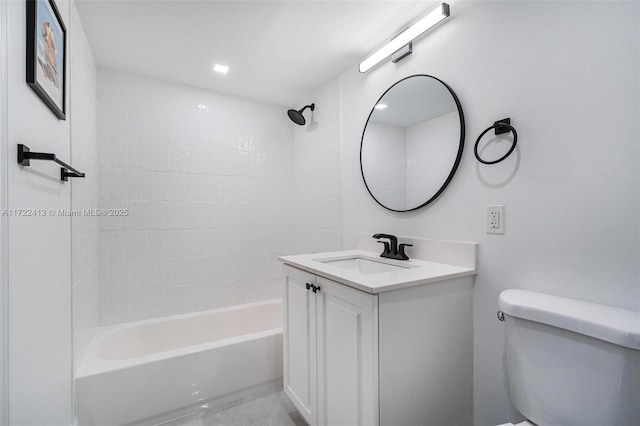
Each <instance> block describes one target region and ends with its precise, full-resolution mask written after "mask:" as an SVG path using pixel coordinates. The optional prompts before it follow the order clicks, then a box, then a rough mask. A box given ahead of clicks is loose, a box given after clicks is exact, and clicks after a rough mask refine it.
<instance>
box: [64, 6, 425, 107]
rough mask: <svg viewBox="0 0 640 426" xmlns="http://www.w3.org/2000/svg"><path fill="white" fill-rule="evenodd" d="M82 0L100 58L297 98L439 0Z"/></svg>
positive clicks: (251, 93)
mask: <svg viewBox="0 0 640 426" xmlns="http://www.w3.org/2000/svg"><path fill="white" fill-rule="evenodd" d="M76 4H77V8H78V12H79V14H80V18H81V20H82V25H83V27H84V30H85V33H86V34H87V37H88V39H89V43H90V44H91V48H92V50H93V54H94V57H95V60H96V63H97V65H98V66H99V67H104V68H109V69H115V70H121V71H126V72H131V73H136V74H142V75H146V76H150V77H154V78H158V79H162V80H168V81H173V82H177V83H182V84H186V85H189V86H195V87H200V88H205V89H211V90H216V91H220V92H224V93H229V94H233V95H238V96H242V97H247V98H251V99H256V100H259V101H263V102H267V103H270V104H275V105H281V106H286V107H300V106H301V105H297V104H296V102H297V103H300V102H301V99H303V98H304V96H305V95H307V94H309V93H311V92H312V91H313V90H314V89H317V88H319V87H321V86H322V85H323V84H324V83H326V82H328V81H329V80H331V79H332V78H333V77H335V76H337V75H338V74H340V73H341V72H342V71H344V70H345V69H347V68H348V67H349V66H353V67H354V68H355V67H356V66H357V63H358V62H360V61H361V60H362V59H364V57H366V56H367V54H368V53H370V52H371V51H372V50H374V49H375V48H377V47H378V46H379V45H380V44H382V43H383V42H384V41H385V40H387V39H389V38H391V37H392V36H393V35H395V34H396V33H398V32H399V31H400V30H401V29H403V28H404V27H405V26H406V24H408V23H410V22H412V21H414V20H415V19H416V18H417V17H420V16H421V15H423V14H424V13H425V12H426V11H427V10H429V9H430V8H431V6H432V5H433V4H434V3H433V2H432V1H431V0H427V1H400V0H395V1H389V0H388V1H360V0H351V1H339V0H324V1H307V0H290V1H271V0H263V1H242V0H235V1H217V0H208V1H207V0H200V1H190V0H172V1H167V0H155V1H152V0H146V1H139V0H129V1H123V0H77V1H76ZM216 63H219V64H223V65H228V66H229V67H230V70H229V72H228V74H226V75H223V74H218V73H214V72H213V70H212V69H213V66H214V64H216ZM311 101H312V100H310V101H309V102H311ZM304 102H306V101H304Z"/></svg>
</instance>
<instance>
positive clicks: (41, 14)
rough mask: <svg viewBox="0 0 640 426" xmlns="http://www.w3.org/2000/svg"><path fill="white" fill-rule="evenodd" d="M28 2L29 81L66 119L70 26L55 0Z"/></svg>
mask: <svg viewBox="0 0 640 426" xmlns="http://www.w3.org/2000/svg"><path fill="white" fill-rule="evenodd" d="M26 2H27V84H28V85H29V86H30V87H31V88H32V89H33V90H34V92H36V93H37V94H38V96H40V98H41V99H42V101H43V102H44V103H45V104H47V106H48V107H49V109H50V110H51V111H52V112H53V113H54V114H55V115H56V116H57V117H58V118H59V119H61V120H65V119H66V114H65V110H66V109H65V100H66V99H65V86H66V69H65V67H66V56H67V51H66V50H67V29H66V28H65V26H64V22H62V18H60V13H59V12H58V8H57V7H56V4H55V3H54V1H53V0H26Z"/></svg>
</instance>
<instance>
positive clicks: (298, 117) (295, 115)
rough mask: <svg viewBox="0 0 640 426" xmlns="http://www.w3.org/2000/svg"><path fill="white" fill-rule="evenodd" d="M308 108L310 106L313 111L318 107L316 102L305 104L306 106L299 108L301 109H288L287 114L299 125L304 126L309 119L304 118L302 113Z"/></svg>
mask: <svg viewBox="0 0 640 426" xmlns="http://www.w3.org/2000/svg"><path fill="white" fill-rule="evenodd" d="M307 108H310V109H311V111H313V110H314V109H316V104H311V105H305V107H304V108H302V109H299V110H295V109H290V110H289V111H287V115H288V116H289V118H290V119H291V121H293V122H294V123H296V124H297V125H298V126H304V124H305V123H306V122H307V121H306V120H305V119H304V116H303V115H302V112H303V111H304V110H305V109H307Z"/></svg>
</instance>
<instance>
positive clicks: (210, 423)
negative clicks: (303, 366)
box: [159, 388, 307, 426]
mask: <svg viewBox="0 0 640 426" xmlns="http://www.w3.org/2000/svg"><path fill="white" fill-rule="evenodd" d="M159 426H307V423H306V422H305V421H304V419H303V418H302V416H301V415H300V414H299V413H298V412H297V411H296V409H295V408H294V406H293V404H292V403H291V401H289V398H287V396H286V395H285V394H284V392H283V391H282V388H280V389H279V390H276V391H273V392H271V393H268V394H266V395H260V396H258V397H255V398H253V399H250V400H242V401H239V402H238V403H235V404H231V406H230V405H229V404H227V405H225V406H222V407H218V408H216V409H204V410H202V411H201V412H199V413H194V414H190V415H187V416H184V417H181V418H179V419H176V420H173V421H170V422H166V423H162V424H161V425H159Z"/></svg>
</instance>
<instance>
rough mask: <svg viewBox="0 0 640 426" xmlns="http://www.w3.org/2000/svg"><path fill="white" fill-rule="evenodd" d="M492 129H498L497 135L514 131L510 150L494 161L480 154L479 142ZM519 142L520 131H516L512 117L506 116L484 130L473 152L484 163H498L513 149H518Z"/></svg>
mask: <svg viewBox="0 0 640 426" xmlns="http://www.w3.org/2000/svg"><path fill="white" fill-rule="evenodd" d="M491 129H496V135H501V134H503V133H508V132H511V133H513V144H512V145H511V148H509V151H507V153H506V154H505V155H503V156H502V157H500V158H498V159H497V160H494V161H486V160H483V159H482V158H480V155H479V154H478V143H480V139H482V137H483V136H484V135H485V134H486V133H487V132H488V131H489V130H491ZM517 143H518V132H516V129H514V127H513V126H512V125H511V119H510V118H505V119H502V120H499V121H496V122H495V123H493V126H490V127H488V128H487V129H486V130H485V131H484V132H482V133H480V136H478V139H477V140H476V144H475V145H474V147H473V153H474V154H475V156H476V159H477V160H478V161H479V162H481V163H483V164H496V163H499V162H501V161H502V160H504V159H505V158H507V157H508V156H510V155H511V153H512V152H513V150H514V149H516V144H517Z"/></svg>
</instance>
